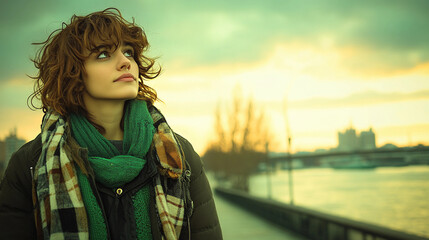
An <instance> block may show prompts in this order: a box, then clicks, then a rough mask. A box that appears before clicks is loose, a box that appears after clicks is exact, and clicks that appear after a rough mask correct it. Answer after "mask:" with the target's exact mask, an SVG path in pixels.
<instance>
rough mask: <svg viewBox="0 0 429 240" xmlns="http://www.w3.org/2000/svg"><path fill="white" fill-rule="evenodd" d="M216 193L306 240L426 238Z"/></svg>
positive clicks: (231, 193)
mask: <svg viewBox="0 0 429 240" xmlns="http://www.w3.org/2000/svg"><path fill="white" fill-rule="evenodd" d="M215 193H216V194H217V195H218V196H221V197H223V198H225V199H227V200H229V201H231V202H233V203H235V204H237V205H238V206H241V207H243V208H245V209H246V210H248V211H250V212H253V213H255V214H257V215H259V216H261V217H263V218H265V219H267V220H268V221H271V222H273V223H275V224H277V225H279V226H281V227H284V228H287V229H289V230H292V231H294V232H296V233H298V234H301V235H303V236H306V237H308V238H309V239H317V240H319V239H320V240H322V239H323V240H361V239H362V240H367V239H371V240H383V239H386V240H390V239H392V240H405V239H406V240H428V238H424V237H420V236H417V235H413V234H408V233H404V232H400V231H396V230H393V229H389V228H386V227H381V226H377V225H373V224H369V223H363V222H359V221H354V220H351V219H347V218H343V217H338V216H334V215H330V214H326V213H321V212H318V211H314V210H311V209H307V208H303V207H299V206H293V205H289V204H285V203H281V202H277V201H273V200H269V199H264V198H260V197H255V196H251V195H249V194H247V193H244V192H239V191H236V190H231V189H226V188H220V187H217V188H215Z"/></svg>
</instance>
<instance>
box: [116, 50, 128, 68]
mask: <svg viewBox="0 0 429 240" xmlns="http://www.w3.org/2000/svg"><path fill="white" fill-rule="evenodd" d="M118 58H119V60H118V69H119V70H123V69H128V70H129V69H130V67H131V61H130V59H129V58H127V57H126V56H125V55H124V54H123V53H122V52H119V53H118Z"/></svg>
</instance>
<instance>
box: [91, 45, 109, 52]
mask: <svg viewBox="0 0 429 240" xmlns="http://www.w3.org/2000/svg"><path fill="white" fill-rule="evenodd" d="M111 48H112V46H111V45H107V44H103V45H98V46H96V47H94V48H92V49H91V52H100V51H101V50H103V49H111Z"/></svg>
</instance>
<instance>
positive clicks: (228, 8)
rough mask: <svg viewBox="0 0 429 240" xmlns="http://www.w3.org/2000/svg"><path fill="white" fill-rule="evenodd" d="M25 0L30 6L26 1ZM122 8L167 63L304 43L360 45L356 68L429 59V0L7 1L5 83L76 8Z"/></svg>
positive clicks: (203, 62)
mask: <svg viewBox="0 0 429 240" xmlns="http://www.w3.org/2000/svg"><path fill="white" fill-rule="evenodd" d="M23 6H25V7H23ZM109 6H116V7H118V8H120V9H121V10H122V12H123V13H124V15H125V16H126V18H127V19H131V16H134V17H135V18H136V22H137V23H138V24H139V25H141V26H143V27H144V29H145V30H146V32H147V34H148V37H149V41H150V42H151V45H152V51H151V53H153V54H154V55H157V56H161V60H162V61H163V62H164V63H165V64H166V65H174V66H179V67H178V68H179V69H185V68H188V69H193V68H195V67H198V66H211V65H214V64H219V63H224V64H225V63H230V64H234V63H236V62H255V61H259V60H260V59H261V58H264V57H265V56H266V54H267V52H270V51H272V49H273V46H275V45H277V44H282V43H285V42H286V43H287V42H302V43H303V44H308V45H314V46H320V47H325V46H330V47H332V48H338V49H355V50H356V51H355V52H354V53H353V54H351V55H349V58H347V59H345V60H344V65H345V66H346V67H348V68H350V69H352V70H353V72H354V73H356V74H358V73H368V74H367V75H369V74H371V73H374V72H383V73H386V72H389V71H392V70H398V69H399V70H401V69H402V70H404V69H407V68H412V67H415V66H416V65H418V64H421V63H422V62H427V61H429V45H428V44H427V42H429V29H428V25H427V23H428V22H429V15H428V14H427V12H429V2H428V1H425V0H410V1H399V0H382V1H376V2H374V1H370V0H363V1H359V2H356V3H354V2H344V1H339V0H329V1H310V3H309V2H308V1H282V0H268V1H256V0H249V1H246V3H245V4H243V2H239V1H226V0H219V1H181V2H174V1H170V2H168V3H167V2H164V1H138V0H133V1H127V2H126V3H125V2H124V3H117V2H116V1H113V0H108V1H104V0H103V1H102V0H96V1H90V2H84V1H78V0H77V1H67V2H62V1H61V2H59V1H53V0H41V1H37V3H36V2H32V1H24V0H17V1H8V3H6V4H4V5H2V10H0V20H1V21H0V29H1V33H0V40H1V42H2V45H1V46H0V51H1V52H2V56H5V57H2V59H1V61H2V64H0V72H2V76H1V77H0V81H5V80H6V79H7V78H9V77H11V76H15V75H19V74H21V75H22V74H23V73H32V71H34V67H33V66H32V64H31V62H30V61H29V60H28V58H29V57H31V56H33V55H34V53H35V50H36V48H35V47H31V45H30V43H31V42H35V41H43V40H44V39H45V38H46V37H47V35H48V34H49V33H50V32H51V31H52V30H54V29H56V28H58V27H59V26H60V25H61V22H62V21H69V19H70V17H71V15H73V14H75V13H76V14H87V13H89V12H92V11H97V10H101V9H104V8H106V7H109Z"/></svg>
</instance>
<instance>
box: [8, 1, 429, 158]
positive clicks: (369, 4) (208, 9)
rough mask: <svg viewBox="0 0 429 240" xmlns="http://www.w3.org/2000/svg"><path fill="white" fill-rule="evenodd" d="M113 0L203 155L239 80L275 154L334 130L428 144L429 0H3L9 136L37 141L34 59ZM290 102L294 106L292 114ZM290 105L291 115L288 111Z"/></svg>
mask: <svg viewBox="0 0 429 240" xmlns="http://www.w3.org/2000/svg"><path fill="white" fill-rule="evenodd" d="M107 7H116V8H118V9H119V10H120V11H121V12H122V14H123V15H124V17H125V18H126V19H127V20H129V21H131V20H132V18H133V17H134V19H135V22H136V23H137V24H138V25H139V26H141V27H142V28H143V29H144V31H145V32H146V34H147V36H148V40H149V42H150V44H151V47H150V50H149V52H148V53H147V54H148V55H149V56H151V57H157V61H158V63H159V64H160V66H161V67H162V69H163V72H162V74H161V76H160V77H158V78H156V79H154V80H151V81H148V82H146V83H147V84H148V85H149V86H151V87H153V88H155V89H156V90H157V92H158V96H159V97H160V98H161V99H162V100H163V103H157V104H156V106H157V107H158V108H159V109H160V110H161V111H162V112H163V113H164V115H165V116H166V118H167V121H168V122H169V124H170V126H171V127H172V128H173V130H175V131H176V132H178V133H179V134H181V135H183V136H184V137H186V138H187V139H188V140H190V142H191V143H192V144H193V146H194V148H195V149H196V151H197V152H198V153H200V154H203V153H204V151H205V149H206V146H207V144H208V142H209V141H211V140H213V138H214V137H213V136H214V131H213V126H214V113H215V109H216V106H218V105H220V106H221V107H222V108H223V109H229V108H231V101H232V98H233V93H234V89H237V86H239V88H240V89H241V91H242V94H243V96H245V98H252V99H253V100H254V101H255V104H256V106H257V107H258V108H259V109H261V110H263V111H264V112H265V114H266V116H268V117H267V119H268V121H269V125H270V126H271V131H272V133H273V134H272V136H273V142H274V144H273V145H272V149H270V150H271V151H277V152H281V151H286V149H287V147H286V141H285V139H287V133H286V127H285V126H286V118H285V116H286V115H287V119H288V122H289V128H290V134H291V137H292V151H293V152H297V151H312V150H315V149H318V148H333V147H335V146H337V144H338V142H337V132H338V131H344V130H345V129H347V128H349V127H351V126H352V127H354V128H355V129H356V130H357V131H358V132H360V131H365V130H368V129H369V128H372V129H373V131H374V132H375V134H376V143H377V146H383V145H384V144H386V143H393V144H396V145H398V146H407V145H416V144H426V145H428V144H429V44H428V42H429V24H428V23H429V14H427V13H428V12H429V1H426V0H409V1H397V0H377V1H373V0H371V1H370V0H363V1H356V2H353V1H339V0H327V1H315V0H314V1H310V0H308V1H307V0H306V1H285V0H266V1H256V0H249V1H231V0H229V1H226V0H217V1H196V0H187V1H164V0H158V1H155V0H129V1H112V0H102V1H101V0H94V1H82V0H75V1H61V0H39V1H24V0H15V1H8V0H6V1H3V3H2V8H1V9H0V13H1V14H0V40H1V41H0V42H1V44H0V51H1V53H2V54H1V58H0V61H1V64H0V73H1V75H0V139H3V138H4V137H6V136H7V135H8V134H9V133H10V131H11V130H12V129H14V128H16V129H17V134H18V136H20V137H21V138H24V139H26V140H31V139H32V138H34V137H35V136H36V135H37V134H38V133H39V132H40V123H41V118H42V112H41V111H40V110H37V111H32V110H30V109H29V108H28V107H27V97H28V95H29V94H31V92H32V89H33V80H32V79H31V78H29V77H28V76H27V75H35V74H36V73H37V72H36V69H35V67H34V65H33V64H32V62H31V61H30V58H31V57H34V55H35V53H36V51H37V49H38V48H37V46H34V45H31V43H33V42H42V41H44V40H45V39H46V38H47V36H48V35H49V34H50V33H51V32H52V31H53V30H56V29H58V28H60V27H61V24H62V22H66V23H67V22H69V21H70V18H71V16H72V15H73V14H76V15H86V14H89V13H91V12H94V11H100V10H103V9H105V8H107ZM285 109H287V110H285ZM285 113H286V114H285Z"/></svg>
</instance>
